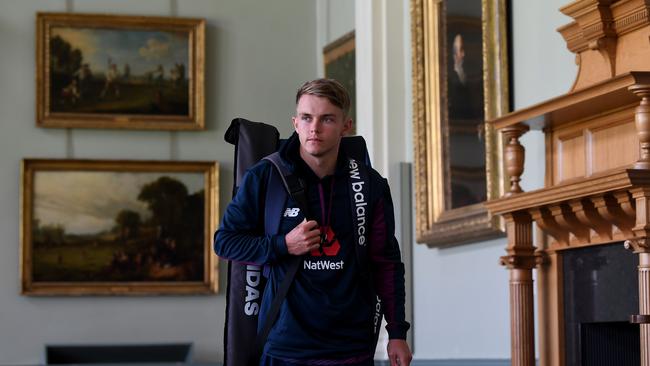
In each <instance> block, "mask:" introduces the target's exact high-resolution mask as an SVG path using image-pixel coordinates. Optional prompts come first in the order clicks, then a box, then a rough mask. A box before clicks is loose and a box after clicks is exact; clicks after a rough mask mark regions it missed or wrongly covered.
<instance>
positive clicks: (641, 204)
mask: <svg viewBox="0 0 650 366" xmlns="http://www.w3.org/2000/svg"><path fill="white" fill-rule="evenodd" d="M631 191H632V197H633V198H634V199H635V200H636V226H634V228H633V229H632V230H633V231H634V234H635V236H636V238H634V239H631V240H628V241H626V242H625V247H626V248H628V249H631V250H633V251H634V252H635V253H637V254H638V255H639V267H638V270H639V315H633V316H632V317H631V321H632V322H633V323H637V324H639V328H640V333H641V366H650V187H641V188H636V189H633V190H631Z"/></svg>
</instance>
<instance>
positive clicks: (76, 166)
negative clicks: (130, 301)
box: [20, 159, 219, 296]
mask: <svg viewBox="0 0 650 366" xmlns="http://www.w3.org/2000/svg"><path fill="white" fill-rule="evenodd" d="M45 171H60V172H66V171H68V172H73V171H85V172H88V171H90V172H92V171H97V172H134V173H161V174H165V173H168V174H171V173H200V174H203V187H204V188H203V189H204V192H205V193H204V202H203V206H204V212H203V216H204V225H203V227H204V232H203V238H204V239H203V241H204V245H203V247H204V250H203V258H202V261H203V278H202V280H200V281H189V280H177V281H131V282H127V281H123V282H115V281H113V282H109V281H97V282H83V281H77V282H63V281H35V280H33V274H32V270H33V266H32V263H33V256H34V250H33V243H34V242H33V238H32V230H33V222H34V208H33V207H34V200H35V197H34V193H35V192H34V175H35V173H36V172H45ZM21 184H22V186H21V214H20V257H21V258H20V275H21V293H22V294H23V295H71V296H75V295H77V296H78V295H189V294H212V293H216V292H217V290H218V260H217V257H216V255H215V254H214V252H213V250H212V235H213V234H214V231H215V230H216V228H217V224H218V217H217V216H218V209H219V164H218V163H217V162H191V161H188V162H178V161H135V160H130V161H122V160H66V159H24V160H23V161H22V166H21Z"/></svg>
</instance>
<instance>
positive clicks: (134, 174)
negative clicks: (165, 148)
mask: <svg viewBox="0 0 650 366" xmlns="http://www.w3.org/2000/svg"><path fill="white" fill-rule="evenodd" d="M218 174H219V170H218V165H217V163H216V162H176V161H174V162H163V161H112V160H110V161H109V160H54V159H26V160H23V163H22V197H21V198H22V201H21V206H22V214H21V282H22V293H23V294H26V295H148V294H150V295H154V294H209V293H214V292H216V290H217V260H216V256H215V255H214V254H213V251H212V245H211V243H212V235H213V233H214V231H215V229H216V225H217V220H218V218H217V210H218V206H219V205H218V196H219V194H218V178H219V177H218Z"/></svg>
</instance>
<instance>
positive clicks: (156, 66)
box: [49, 27, 189, 116]
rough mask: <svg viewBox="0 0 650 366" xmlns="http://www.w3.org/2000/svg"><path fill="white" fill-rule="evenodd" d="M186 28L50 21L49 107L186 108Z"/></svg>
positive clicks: (177, 111) (153, 111) (184, 111)
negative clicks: (65, 24) (133, 27)
mask: <svg viewBox="0 0 650 366" xmlns="http://www.w3.org/2000/svg"><path fill="white" fill-rule="evenodd" d="M188 65H189V39H188V33H187V32H173V31H144V30H124V29H122V30H117V29H102V28H74V27H52V28H51V36H50V39H49V75H50V76H49V81H50V82H49V87H50V90H49V97H50V98H49V99H50V111H51V112H68V113H102V114H134V115H173V116H179V115H180V116H187V115H188V114H189V80H188V69H187V68H188Z"/></svg>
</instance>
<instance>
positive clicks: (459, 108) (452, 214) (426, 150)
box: [411, 0, 509, 246]
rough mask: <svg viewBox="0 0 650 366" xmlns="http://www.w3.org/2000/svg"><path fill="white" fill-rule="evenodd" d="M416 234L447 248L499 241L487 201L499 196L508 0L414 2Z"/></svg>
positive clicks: (496, 223)
mask: <svg viewBox="0 0 650 366" xmlns="http://www.w3.org/2000/svg"><path fill="white" fill-rule="evenodd" d="M411 5H412V6H411V17H412V28H411V35H412V51H413V52H412V57H413V59H412V61H413V100H414V102H413V123H414V124H413V126H414V131H413V132H414V145H415V156H414V159H415V191H416V236H417V241H418V242H419V243H424V244H427V245H429V246H450V245H457V244H463V243H468V242H473V241H479V240H484V239H488V238H491V237H496V236H499V235H502V231H501V229H500V228H501V223H500V221H499V219H498V218H494V217H491V216H489V214H488V212H487V209H486V208H485V205H484V202H485V201H486V200H490V199H493V198H497V197H500V195H501V192H502V191H503V181H504V179H505V178H504V175H503V168H502V167H501V166H500V164H499V161H500V154H501V149H500V148H499V144H500V143H501V142H500V141H501V140H500V137H499V136H497V134H496V133H495V132H494V131H493V128H492V127H490V126H489V125H488V124H486V123H485V121H486V120H489V119H492V118H496V117H498V116H500V115H502V114H504V113H507V111H508V108H509V107H508V105H509V99H508V98H509V97H508V95H509V92H508V90H509V79H508V66H507V56H508V44H507V39H508V38H507V0H454V1H451V0H443V1H434V0H411Z"/></svg>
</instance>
